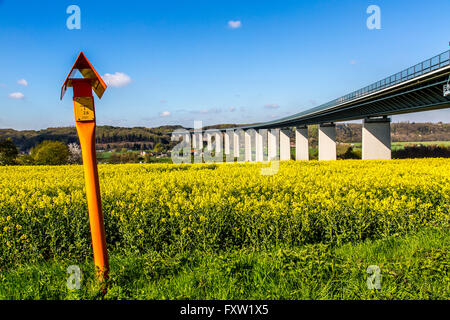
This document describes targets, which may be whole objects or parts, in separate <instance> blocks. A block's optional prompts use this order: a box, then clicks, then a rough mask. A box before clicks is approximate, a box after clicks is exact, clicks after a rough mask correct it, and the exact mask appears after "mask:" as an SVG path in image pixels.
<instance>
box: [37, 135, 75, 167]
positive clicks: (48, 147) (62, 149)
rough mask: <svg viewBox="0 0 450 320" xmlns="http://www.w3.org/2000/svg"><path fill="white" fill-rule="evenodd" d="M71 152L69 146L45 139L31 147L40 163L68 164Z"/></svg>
mask: <svg viewBox="0 0 450 320" xmlns="http://www.w3.org/2000/svg"><path fill="white" fill-rule="evenodd" d="M69 154H70V153H69V148H68V147H67V146H66V145H65V144H64V143H62V142H59V141H44V142H42V143H41V144H39V145H38V146H36V147H34V148H33V149H31V156H32V157H33V159H34V161H35V163H36V164H40V165H62V164H67V162H68V160H69Z"/></svg>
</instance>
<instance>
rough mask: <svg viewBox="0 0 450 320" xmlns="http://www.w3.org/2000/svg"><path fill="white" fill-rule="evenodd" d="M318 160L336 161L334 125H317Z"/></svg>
mask: <svg viewBox="0 0 450 320" xmlns="http://www.w3.org/2000/svg"><path fill="white" fill-rule="evenodd" d="M319 160H336V125H335V124H334V123H326V124H325V123H323V124H319Z"/></svg>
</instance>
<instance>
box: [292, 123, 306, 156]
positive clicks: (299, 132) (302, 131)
mask: <svg viewBox="0 0 450 320" xmlns="http://www.w3.org/2000/svg"><path fill="white" fill-rule="evenodd" d="M295 160H297V161H298V160H309V146H308V127H307V126H302V127H297V128H295Z"/></svg>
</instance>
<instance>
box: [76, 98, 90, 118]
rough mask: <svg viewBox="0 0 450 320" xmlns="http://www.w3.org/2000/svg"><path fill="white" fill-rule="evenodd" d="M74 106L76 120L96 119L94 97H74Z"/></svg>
mask: <svg viewBox="0 0 450 320" xmlns="http://www.w3.org/2000/svg"><path fill="white" fill-rule="evenodd" d="M73 108H74V111H75V120H76V121H94V120H95V112H94V99H93V98H92V97H74V98H73Z"/></svg>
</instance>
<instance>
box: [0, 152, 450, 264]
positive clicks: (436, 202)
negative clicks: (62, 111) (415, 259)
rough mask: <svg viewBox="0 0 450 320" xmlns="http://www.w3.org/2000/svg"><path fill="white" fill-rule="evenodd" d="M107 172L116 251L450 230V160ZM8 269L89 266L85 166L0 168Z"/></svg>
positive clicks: (2, 252) (145, 167)
mask: <svg viewBox="0 0 450 320" xmlns="http://www.w3.org/2000/svg"><path fill="white" fill-rule="evenodd" d="M262 166H263V165H259V164H219V165H215V164H202V165H169V164H168V165H165V164H126V165H100V166H99V175H100V184H101V191H102V200H103V211H104V217H105V225H106V233H107V242H108V247H109V249H110V250H115V251H118V252H123V253H125V254H126V253H129V252H133V253H139V252H145V251H146V250H150V249H151V250H161V251H167V252H174V251H185V250H191V249H199V248H200V249H204V250H220V249H224V248H231V247H244V246H246V247H254V248H260V247H269V246H283V245H297V244H304V243H318V242H322V243H344V242H348V241H357V240H363V239H367V238H381V237H384V236H387V235H392V234H405V233H407V232H409V231H413V230H418V229H420V228H423V227H425V226H427V227H432V228H433V227H439V228H448V226H449V217H450V216H449V208H450V201H449V199H450V159H422V160H391V161H361V160H346V161H333V162H317V161H309V162H295V161H286V162H281V164H280V169H279V171H278V173H277V174H275V175H272V176H266V175H261V174H260V171H261V170H260V169H261V167H262ZM0 182H1V183H0V230H1V232H0V267H1V266H7V265H12V264H15V263H21V262H33V261H37V260H42V259H46V260H48V259H59V258H79V257H90V256H91V247H90V246H91V244H90V231H89V222H88V213H87V205H86V200H85V193H84V192H85V190H84V180H83V171H82V167H81V166H59V167H50V166H41V167H2V168H0Z"/></svg>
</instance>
